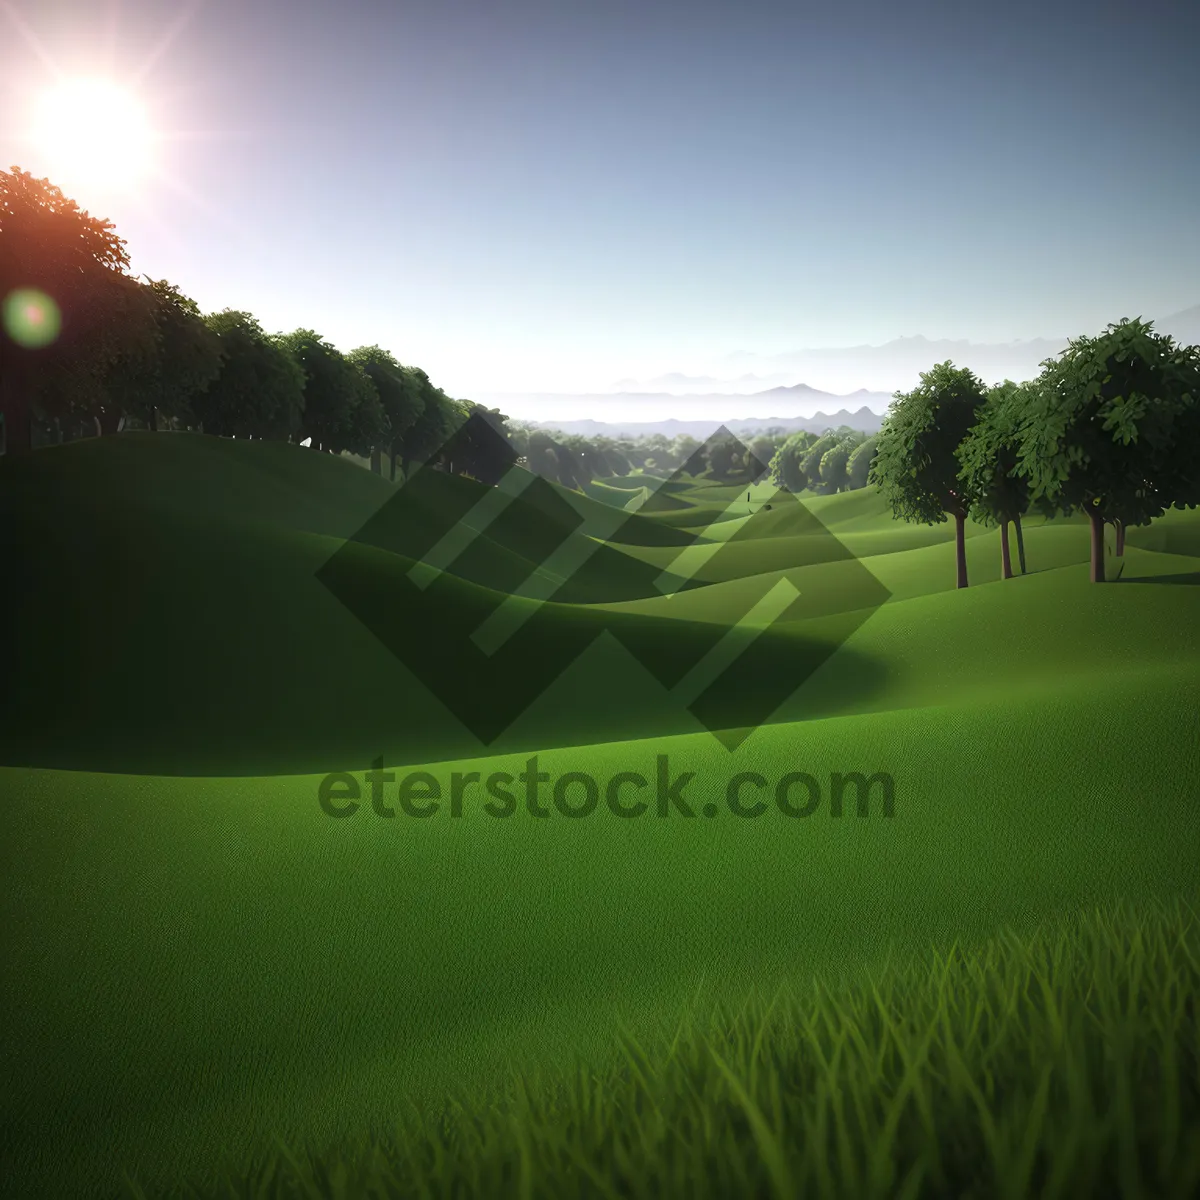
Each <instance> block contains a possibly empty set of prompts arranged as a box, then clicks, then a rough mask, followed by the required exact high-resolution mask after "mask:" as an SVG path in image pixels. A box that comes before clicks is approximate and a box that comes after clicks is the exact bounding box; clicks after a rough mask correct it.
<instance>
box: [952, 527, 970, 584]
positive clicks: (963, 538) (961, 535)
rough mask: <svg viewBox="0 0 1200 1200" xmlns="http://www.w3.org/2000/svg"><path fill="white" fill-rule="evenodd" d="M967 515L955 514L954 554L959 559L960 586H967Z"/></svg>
mask: <svg viewBox="0 0 1200 1200" xmlns="http://www.w3.org/2000/svg"><path fill="white" fill-rule="evenodd" d="M966 524H967V517H966V513H962V512H957V513H955V514H954V555H955V558H956V559H957V560H958V586H959V587H960V588H965V587H966V586H967V532H966Z"/></svg>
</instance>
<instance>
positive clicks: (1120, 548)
mask: <svg viewBox="0 0 1200 1200" xmlns="http://www.w3.org/2000/svg"><path fill="white" fill-rule="evenodd" d="M1113 524H1114V525H1115V526H1116V529H1117V557H1118V558H1124V557H1125V522H1124V521H1114V522H1113Z"/></svg>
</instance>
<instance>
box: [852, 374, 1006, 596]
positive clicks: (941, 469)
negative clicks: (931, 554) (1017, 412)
mask: <svg viewBox="0 0 1200 1200" xmlns="http://www.w3.org/2000/svg"><path fill="white" fill-rule="evenodd" d="M985 400H986V392H985V389H984V385H983V383H982V381H981V380H979V379H978V378H977V377H976V376H975V375H974V374H973V373H972V372H971V371H970V370H968V369H966V368H958V367H955V366H954V365H953V363H951V362H949V361H947V362H944V363H939V364H937V365H936V366H934V367H932V368H931V369H930V370H928V371H925V372H924V373H922V375H921V382H920V383H919V384H918V385H917V386H916V387H915V388H914V389H913V390H912V391H911V392H907V393H904V392H897V393H896V396H895V399H894V400H893V402H892V404H891V406H890V407H889V408H888V414H887V418H886V420H885V421H884V425H883V428H882V429H881V430H880V432H879V434H878V438H877V441H878V449H877V452H876V455H875V461H874V462H873V463H872V464H871V470H870V475H869V478H870V481H871V482H872V483H875V484H878V485H879V487H880V489H881V491H882V492H883V494H884V498H885V499H886V500H887V501H888V503H889V504H890V505H891V508H892V512H893V514H894V515H895V516H897V517H899V518H900V519H901V520H905V521H919V522H921V523H922V524H925V525H938V524H941V523H942V522H943V521H945V520H946V519H947V516H951V517H953V518H954V546H955V558H956V560H957V567H958V586H959V587H960V588H965V587H966V586H967V547H966V531H965V526H966V520H967V516H968V514H969V512H970V507H971V504H972V502H973V499H974V498H973V496H972V495H971V493H970V491H969V490H968V489H967V486H966V484H964V483H963V482H962V480H960V479H959V471H960V469H961V467H960V464H959V461H958V458H957V456H956V452H957V450H958V448H959V446H960V445H961V444H962V442H963V440H964V439H965V438H966V436H967V433H968V432H969V431H970V429H971V427H972V426H973V425H974V424H975V420H976V414H977V412H978V410H979V409H980V407H981V406H982V405H983V404H984V402H985Z"/></svg>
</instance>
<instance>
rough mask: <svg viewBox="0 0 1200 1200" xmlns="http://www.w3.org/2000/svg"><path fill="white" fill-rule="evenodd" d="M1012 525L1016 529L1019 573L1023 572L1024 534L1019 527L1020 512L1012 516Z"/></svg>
mask: <svg viewBox="0 0 1200 1200" xmlns="http://www.w3.org/2000/svg"><path fill="white" fill-rule="evenodd" d="M1013 525H1014V526H1015V527H1016V530H1017V561H1018V562H1019V563H1020V564H1021V574H1022V575H1024V574H1025V534H1024V531H1023V530H1022V529H1021V514H1020V513H1017V515H1016V516H1015V517H1013Z"/></svg>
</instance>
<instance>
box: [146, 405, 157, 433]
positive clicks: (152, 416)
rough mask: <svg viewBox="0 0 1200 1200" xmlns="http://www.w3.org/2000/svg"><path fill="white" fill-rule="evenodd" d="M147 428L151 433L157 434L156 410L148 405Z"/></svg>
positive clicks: (153, 406)
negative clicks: (148, 418) (148, 417)
mask: <svg viewBox="0 0 1200 1200" xmlns="http://www.w3.org/2000/svg"><path fill="white" fill-rule="evenodd" d="M147 427H148V428H149V430H150V432H151V433H157V432H158V409H157V407H156V406H155V405H153V404H152V405H150V420H149V422H148V425H147Z"/></svg>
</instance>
